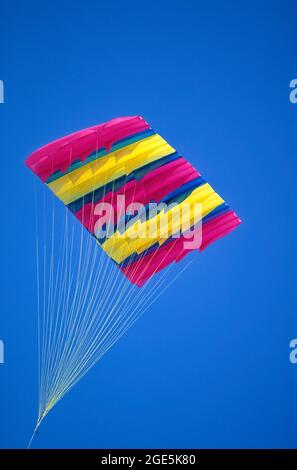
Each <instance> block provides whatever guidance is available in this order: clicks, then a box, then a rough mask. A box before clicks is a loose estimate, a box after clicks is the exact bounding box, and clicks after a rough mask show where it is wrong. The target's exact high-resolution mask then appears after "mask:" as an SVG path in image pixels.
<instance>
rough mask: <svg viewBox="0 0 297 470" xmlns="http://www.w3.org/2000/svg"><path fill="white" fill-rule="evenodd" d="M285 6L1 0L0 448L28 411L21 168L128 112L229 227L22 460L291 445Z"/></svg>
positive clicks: (21, 427) (27, 205)
mask: <svg viewBox="0 0 297 470" xmlns="http://www.w3.org/2000/svg"><path fill="white" fill-rule="evenodd" d="M296 13H297V11H296V3H295V2H293V1H269V2H268V1H267V2H266V1H257V2H254V1H246V2H245V1H239V2H211V3H210V4H207V2H200V1H194V0H191V1H187V2H181V1H175V0H171V1H164V0H160V1H158V2H157V1H152V2H149V3H145V2H144V3H143V2H136V1H110V2H100V1H88V0H85V1H84V2H74V3H73V2H66V1H59V2H57V1H53V2H47V3H44V4H43V5H41V4H40V2H37V1H36V2H34V1H30V0H28V1H27V2H19V1H17V2H8V1H6V0H4V1H2V2H1V17H0V44H1V68H0V74H1V76H0V79H2V80H3V82H4V88H5V103H4V104H1V105H0V129H1V139H0V151H1V162H2V182H1V192H2V202H3V205H2V207H1V212H2V221H3V223H2V230H1V235H0V237H1V246H2V257H1V317H0V338H1V339H2V340H3V341H4V343H5V360H6V362H5V364H4V365H0V384H1V388H0V398H1V400H0V423H1V424H0V446H1V447H24V446H25V445H26V444H27V441H28V439H29V437H30V434H31V432H32V428H33V425H34V422H35V419H36V409H37V335H36V322H37V318H36V286H35V250H34V242H35V226H34V207H33V200H34V198H33V179H34V177H33V175H32V174H31V173H30V172H29V171H28V170H27V169H26V168H25V167H24V165H23V162H24V160H25V158H26V156H27V155H28V154H29V153H30V152H31V151H33V150H34V149H35V148H37V147H38V146H40V145H43V144H45V143H47V142H49V141H50V140H52V139H55V138H57V137H60V136H62V135H65V134H67V133H69V132H72V131H75V130H78V129H81V128H84V127H87V126H89V125H93V124H96V123H100V122H103V121H105V120H108V119H111V118H113V117H116V116H121V115H135V114H141V115H143V116H144V117H145V119H147V120H148V121H149V122H150V124H151V125H152V126H153V127H154V128H155V129H156V130H157V131H158V132H159V133H160V134H161V135H162V136H163V137H164V138H165V139H166V140H168V141H169V142H170V144H172V145H173V146H174V147H175V148H177V149H178V150H179V151H180V152H181V153H183V154H184V156H185V157H186V158H187V159H188V160H189V161H190V162H191V163H192V164H193V165H194V166H195V167H196V168H197V169H198V170H199V171H200V172H201V173H202V175H203V176H204V177H205V178H206V179H207V180H208V181H209V182H210V183H211V184H212V185H213V186H214V188H215V189H216V190H217V191H218V193H219V194H221V195H222V196H223V197H224V198H225V199H226V201H227V202H228V203H229V204H230V205H231V206H232V207H233V208H234V209H235V210H236V211H237V213H238V214H239V215H240V216H241V218H242V220H243V222H244V223H243V224H242V226H241V227H240V228H239V229H237V230H236V231H235V232H233V233H232V234H231V235H229V236H228V237H226V238H225V239H224V240H221V241H219V242H217V243H216V244H214V245H213V246H211V247H209V248H208V249H207V250H206V251H205V252H204V253H202V254H201V255H198V254H197V255H196V259H195V261H194V262H193V263H192V266H191V268H190V269H189V270H188V271H186V272H185V273H184V275H183V276H182V277H181V278H180V279H179V280H178V281H177V283H176V284H175V285H174V286H172V287H171V288H170V289H169V290H168V291H167V292H166V293H165V294H164V295H163V296H162V297H161V298H160V299H159V300H158V302H157V303H156V304H154V305H153V306H152V308H151V309H150V311H149V312H147V313H146V315H145V316H144V317H143V318H142V319H141V320H140V321H139V322H138V323H137V324H136V325H135V326H134V327H133V328H132V329H131V330H130V331H129V332H128V333H127V335H126V336H125V337H124V338H123V339H122V340H121V341H120V342H119V343H118V344H117V345H116V346H115V347H114V348H113V349H112V350H111V351H110V352H109V353H108V354H107V355H106V356H105V357H104V358H103V360H102V361H101V362H100V363H99V364H98V365H97V366H96V367H95V368H94V369H93V370H92V371H91V372H90V373H89V374H88V376H86V377H85V378H84V379H83V380H82V381H81V382H80V383H79V384H78V385H77V387H76V388H75V389H73V391H72V392H71V393H70V394H69V395H68V396H67V397H65V399H64V400H63V401H61V402H60V404H58V406H57V407H56V409H54V410H53V412H52V413H50V414H49V415H48V417H47V419H46V421H44V423H43V425H42V428H41V431H40V435H39V436H37V437H36V439H35V441H34V445H33V446H35V447H103V448H113V447H163V448H166V447H167V448H170V447H179V448H183V447H189V448H190V447H194V448H199V447H200V448H203V447H207V448H212V447H219V448H224V447H296V442H297V440H296V438H297V435H296V433H297V432H296V419H297V411H296V410H297V407H296V385H297V365H293V364H291V363H290V362H289V341H290V340H291V339H292V338H296V337H297V319H296V299H295V292H294V287H295V280H296V266H295V265H296V246H295V244H296V241H295V240H296V238H295V234H296V220H295V210H296V204H295V198H296V191H295V177H296V122H297V105H293V104H292V103H290V101H289V82H290V80H292V79H294V78H297V70H296V47H295V43H296V21H295V19H296Z"/></svg>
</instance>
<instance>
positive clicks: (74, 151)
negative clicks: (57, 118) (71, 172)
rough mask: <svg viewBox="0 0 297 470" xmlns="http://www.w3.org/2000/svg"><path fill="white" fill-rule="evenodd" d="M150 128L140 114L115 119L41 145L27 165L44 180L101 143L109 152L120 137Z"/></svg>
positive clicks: (83, 158)
mask: <svg viewBox="0 0 297 470" xmlns="http://www.w3.org/2000/svg"><path fill="white" fill-rule="evenodd" d="M148 128H149V125H148V123H147V122H146V121H145V120H144V119H143V118H142V117H141V116H131V117H122V118H116V119H112V120H111V121H107V122H105V123H103V124H100V125H98V126H93V127H89V128H87V129H84V130H82V131H79V132H75V133H73V134H70V135H68V136H66V137H62V138H61V139H58V140H55V141H53V142H51V143H50V144H47V145H45V146H44V147H41V148H40V149H38V150H36V151H35V152H33V153H32V154H31V155H30V156H29V157H28V158H27V160H26V165H27V166H28V167H29V168H30V169H31V170H32V171H33V172H34V173H35V174H36V175H37V176H39V177H40V178H41V179H42V181H46V180H47V179H48V178H49V177H50V176H51V175H52V174H53V173H55V172H56V171H58V170H59V171H62V172H64V171H66V170H67V168H68V167H69V166H70V164H71V163H72V162H73V161H75V160H81V161H84V160H85V159H86V158H87V157H88V156H89V155H90V154H91V153H92V152H94V151H96V150H98V149H99V148H102V147H105V149H106V150H107V152H109V151H110V149H111V147H112V145H113V144H114V143H115V142H117V141H118V140H120V139H124V138H125V137H128V136H132V135H134V134H136V133H138V132H141V131H144V130H146V129H148Z"/></svg>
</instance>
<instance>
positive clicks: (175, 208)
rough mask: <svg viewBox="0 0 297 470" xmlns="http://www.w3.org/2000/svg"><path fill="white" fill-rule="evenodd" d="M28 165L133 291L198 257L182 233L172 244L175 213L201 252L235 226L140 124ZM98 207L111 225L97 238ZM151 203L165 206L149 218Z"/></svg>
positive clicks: (220, 203)
mask: <svg viewBox="0 0 297 470" xmlns="http://www.w3.org/2000/svg"><path fill="white" fill-rule="evenodd" d="M26 165H27V166H28V167H29V168H30V169H31V170H32V171H33V172H34V173H35V174H36V175H38V176H39V177H40V178H41V179H42V181H43V182H44V183H45V184H46V185H47V186H48V187H49V188H50V189H51V190H52V191H53V192H54V193H55V195H56V196H57V197H58V198H59V199H61V201H63V203H64V204H65V205H66V206H68V208H69V209H70V210H71V212H73V214H74V215H75V216H76V217H77V219H78V220H79V221H80V222H81V223H82V224H83V225H84V226H85V227H86V229H87V230H88V231H89V232H90V233H91V234H92V235H93V236H94V238H95V239H96V241H97V242H98V243H99V244H100V246H101V247H102V249H103V250H104V251H105V252H106V253H107V255H108V256H109V257H110V258H111V259H112V260H113V261H114V262H115V263H117V264H118V266H119V268H120V269H121V271H122V272H123V273H124V275H125V276H126V277H127V278H128V279H129V280H130V281H131V282H132V283H133V284H136V285H138V286H142V285H143V284H144V283H145V282H146V281H147V280H148V279H150V278H151V277H152V276H153V275H154V274H155V273H157V272H158V271H160V270H162V269H163V268H165V267H166V266H168V264H170V263H173V262H177V261H179V260H181V259H182V258H183V257H184V256H185V255H186V254H187V253H189V252H190V251H193V250H194V249H197V247H190V248H189V247H186V245H185V241H186V240H187V237H186V234H185V233H181V234H180V236H178V237H177V236H176V234H178V233H179V232H180V229H181V227H180V218H179V217H178V214H180V213H181V211H185V210H186V218H187V225H188V227H190V228H191V231H192V233H193V234H195V231H196V230H200V231H202V232H200V233H201V243H200V246H199V247H198V248H199V250H200V251H201V250H203V249H204V248H206V247H207V246H208V245H209V244H210V243H212V242H213V241H215V240H217V239H218V238H220V237H222V236H224V235H226V234H227V233H229V232H230V231H231V230H233V229H234V228H235V227H236V226H237V225H239V223H240V219H239V218H238V217H237V216H236V214H235V213H234V212H233V211H232V210H231V209H230V208H229V206H228V205H227V204H226V203H225V202H224V200H223V199H222V198H221V197H220V196H219V195H218V194H217V193H216V192H215V191H214V190H213V189H212V187H211V186H210V185H209V184H208V183H207V182H206V181H205V180H204V179H203V178H202V177H201V175H200V174H199V173H198V171H197V170H196V169H195V168H193V166H192V165H191V164H190V163H189V162H187V161H186V160H185V159H184V158H183V157H182V156H181V155H180V154H179V153H178V152H177V151H176V150H175V149H174V148H173V147H171V145H169V144H168V143H167V142H166V141H165V140H164V139H163V138H162V137H161V136H160V135H158V134H156V133H155V132H154V131H153V130H152V129H151V128H150V126H149V125H148V123H147V122H146V121H145V120H144V119H143V118H142V117H140V116H134V117H124V118H117V119H113V120H111V121H108V122H106V123H104V124H101V125H99V126H94V127H90V128H88V129H85V130H83V131H80V132H76V133H74V134H71V135H69V136H67V137H63V138H62V139H59V140H56V141H54V142H52V143H50V144H48V145H46V146H44V147H42V148H40V149H39V150H37V151H36V152H34V153H33V154H32V155H31V156H30V157H29V158H28V159H27V161H26ZM120 197H121V198H122V199H120V200H121V201H122V202H121V204H120V205H119V203H118V201H119V198H120ZM102 203H107V204H109V206H110V207H111V208H112V210H113V214H114V218H113V219H112V220H111V219H110V220H109V222H108V230H105V234H104V236H102V235H101V236H99V235H98V233H99V232H98V227H99V228H104V227H103V225H104V223H106V218H105V219H104V218H102V213H100V211H98V207H101V205H102ZM135 203H138V204H141V205H142V209H141V211H140V212H139V213H138V216H135V214H130V213H129V211H128V209H129V205H131V204H135ZM151 203H163V204H167V205H169V204H170V206H169V208H167V209H166V210H162V208H161V209H159V210H158V211H157V212H156V213H154V214H153V215H152V214H151V213H150V212H149V208H150V205H151ZM196 204H199V205H200V208H201V216H200V219H199V223H197V220H196V216H195V205H196ZM130 207H131V206H130ZM103 222H104V223H103ZM165 225H166V231H165V232H164V231H163V227H165ZM156 227H158V230H157V229H156ZM135 233H136V234H137V235H136V236H135V235H134V234H135ZM148 233H149V236H147V234H148Z"/></svg>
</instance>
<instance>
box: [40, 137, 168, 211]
mask: <svg viewBox="0 0 297 470" xmlns="http://www.w3.org/2000/svg"><path fill="white" fill-rule="evenodd" d="M174 151H175V150H174V148H173V147H171V145H169V144H168V143H167V142H166V141H165V140H164V139H162V137H160V136H159V135H158V134H155V135H153V136H151V137H147V138H146V139H142V140H140V141H138V142H135V143H133V144H130V145H127V146H126V147H124V148H123V149H120V150H116V151H114V152H111V153H109V154H108V155H106V156H104V157H101V158H98V160H95V161H93V162H90V163H87V164H86V165H84V166H83V167H82V168H78V169H77V170H74V171H72V172H71V173H68V174H67V175H65V176H62V177H61V178H59V179H57V180H55V181H53V182H52V183H49V185H48V186H49V187H50V189H51V190H52V191H53V192H54V193H55V194H56V195H57V196H58V197H59V198H60V199H61V200H62V201H63V202H64V204H69V203H70V202H72V201H75V200H76V199H79V198H80V197H82V196H84V195H85V194H87V193H89V192H91V191H94V190H95V189H97V188H99V187H100V186H103V185H105V184H107V183H109V182H111V181H113V180H114V179H116V178H119V177H121V176H125V175H128V174H130V173H131V172H132V171H133V170H136V169H137V168H141V167H142V166H144V165H146V164H148V163H151V162H153V161H155V160H159V159H160V158H162V157H165V156H166V155H169V154H170V153H173V152H174Z"/></svg>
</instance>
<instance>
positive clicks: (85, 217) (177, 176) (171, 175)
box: [75, 158, 200, 233]
mask: <svg viewBox="0 0 297 470" xmlns="http://www.w3.org/2000/svg"><path fill="white" fill-rule="evenodd" d="M199 176H200V174H199V173H198V171H197V170H195V168H194V167H193V166H192V165H191V164H190V163H189V162H187V160H185V159H184V158H179V159H177V160H174V161H173V162H170V163H168V164H167V165H164V166H161V167H160V168H156V169H155V170H153V171H151V172H150V173H148V174H147V175H145V176H144V177H143V178H142V179H141V180H140V181H137V180H133V181H130V182H129V183H127V184H125V185H124V186H122V187H121V188H120V189H119V190H118V191H115V192H110V193H108V194H106V195H105V197H103V198H102V199H100V200H99V201H97V202H96V203H92V202H90V203H88V204H86V205H85V206H84V207H82V208H81V209H80V210H79V211H78V212H77V213H76V214H75V215H76V217H77V218H78V220H79V221H80V222H81V223H82V224H83V225H84V226H85V227H86V228H87V229H88V230H89V231H90V232H91V233H94V231H95V226H96V227H97V228H98V226H99V224H100V221H99V219H100V217H101V215H97V214H94V211H95V208H96V207H97V208H99V205H100V204H102V203H109V204H110V205H111V206H112V208H113V213H114V221H115V222H116V221H117V220H118V217H119V218H120V217H121V216H122V215H123V214H124V213H125V212H126V209H127V207H128V206H129V204H131V203H133V202H137V203H140V204H143V205H146V204H148V203H149V202H154V201H155V202H159V201H160V200H162V199H163V198H164V196H166V195H167V194H169V193H170V192H172V191H174V190H175V189H177V188H179V187H180V186H182V185H183V184H185V183H187V182H189V181H191V180H193V179H195V178H198V177H199ZM118 196H125V200H124V201H123V203H124V204H123V203H122V207H121V205H120V204H118V203H117V202H118V200H117V197H118ZM118 206H119V207H118ZM105 222H106V220H105Z"/></svg>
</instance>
